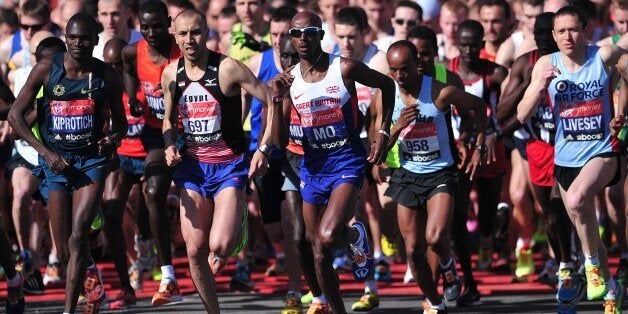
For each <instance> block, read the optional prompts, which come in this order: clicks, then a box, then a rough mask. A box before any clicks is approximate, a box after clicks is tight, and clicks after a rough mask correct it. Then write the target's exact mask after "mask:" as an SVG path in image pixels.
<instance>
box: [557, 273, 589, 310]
mask: <svg viewBox="0 0 628 314" xmlns="http://www.w3.org/2000/svg"><path fill="white" fill-rule="evenodd" d="M583 290H584V282H582V279H581V278H580V276H579V275H578V273H576V272H574V271H573V270H572V269H570V268H563V269H561V270H560V271H558V291H557V292H556V301H558V303H577V302H578V301H580V298H581V297H582V293H583V292H584V291H583Z"/></svg>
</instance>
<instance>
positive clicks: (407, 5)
mask: <svg viewBox="0 0 628 314" xmlns="http://www.w3.org/2000/svg"><path fill="white" fill-rule="evenodd" d="M401 7H405V8H410V9H414V10H415V11H418V12H419V19H420V20H421V21H422V20H423V8H421V6H420V5H419V4H418V3H416V2H414V1H410V0H401V1H399V2H397V5H396V6H395V9H394V10H393V15H394V14H395V11H397V9H398V8H401Z"/></svg>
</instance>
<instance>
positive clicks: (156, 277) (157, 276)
mask: <svg viewBox="0 0 628 314" xmlns="http://www.w3.org/2000/svg"><path fill="white" fill-rule="evenodd" d="M150 278H152V279H153V281H159V282H161V269H159V267H153V270H151V272H150Z"/></svg>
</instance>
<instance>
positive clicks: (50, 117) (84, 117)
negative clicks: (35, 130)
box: [37, 53, 109, 156]
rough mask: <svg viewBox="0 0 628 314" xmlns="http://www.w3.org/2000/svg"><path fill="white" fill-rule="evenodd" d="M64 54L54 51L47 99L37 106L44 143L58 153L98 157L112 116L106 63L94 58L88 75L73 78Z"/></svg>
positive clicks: (45, 93) (47, 87) (46, 86)
mask: <svg viewBox="0 0 628 314" xmlns="http://www.w3.org/2000/svg"><path fill="white" fill-rule="evenodd" d="M63 56H64V53H55V54H53V57H52V65H51V68H50V77H49V79H48V83H47V84H46V85H45V86H44V97H43V102H42V105H41V106H38V107H37V121H38V124H39V131H40V132H41V135H42V142H43V143H44V144H45V145H46V146H47V147H48V148H50V149H51V150H53V151H55V152H57V153H72V154H75V155H81V156H96V155H98V141H99V140H101V139H102V138H103V137H104V136H105V134H104V131H103V127H104V123H105V121H106V119H108V118H109V116H108V105H107V104H106V102H105V101H106V92H105V90H106V88H107V86H105V81H104V80H103V77H104V69H105V67H106V65H105V63H103V62H102V61H100V60H97V59H93V60H92V62H94V68H93V70H92V72H91V73H89V75H88V76H87V77H86V78H84V79H80V80H76V79H70V78H67V77H66V73H65V69H64V66H63Z"/></svg>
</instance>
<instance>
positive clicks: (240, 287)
mask: <svg viewBox="0 0 628 314" xmlns="http://www.w3.org/2000/svg"><path fill="white" fill-rule="evenodd" d="M229 289H231V291H251V290H253V282H252V281H251V271H250V270H249V267H248V266H246V265H245V264H244V263H240V262H239V263H237V264H236V272H235V273H234V274H233V275H231V280H229Z"/></svg>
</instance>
